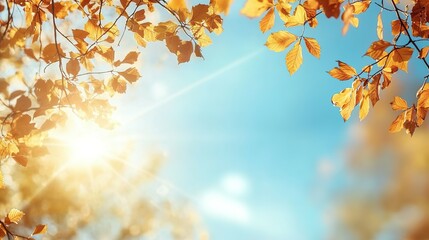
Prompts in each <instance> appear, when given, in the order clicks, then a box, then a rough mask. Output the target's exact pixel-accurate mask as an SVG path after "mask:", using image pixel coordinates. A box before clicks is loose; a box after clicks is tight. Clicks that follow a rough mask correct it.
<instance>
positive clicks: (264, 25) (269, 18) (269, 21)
mask: <svg viewBox="0 0 429 240" xmlns="http://www.w3.org/2000/svg"><path fill="white" fill-rule="evenodd" d="M274 17H275V16H274V8H271V9H270V10H269V11H268V12H267V14H266V15H265V16H264V17H263V18H262V19H261V21H260V22H259V28H260V29H261V31H262V32H263V33H264V32H266V31H268V30H270V29H271V28H272V27H273V26H274Z"/></svg>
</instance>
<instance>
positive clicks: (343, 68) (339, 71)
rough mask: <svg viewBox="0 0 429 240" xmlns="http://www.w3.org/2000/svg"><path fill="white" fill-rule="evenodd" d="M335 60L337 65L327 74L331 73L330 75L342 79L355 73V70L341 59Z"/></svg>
mask: <svg viewBox="0 0 429 240" xmlns="http://www.w3.org/2000/svg"><path fill="white" fill-rule="evenodd" d="M337 62H338V67H335V68H334V69H332V70H331V71H329V72H328V73H329V75H331V76H332V77H334V78H336V79H338V80H341V81H344V80H348V79H350V78H352V77H353V76H355V75H357V73H356V70H355V69H354V68H353V67H351V66H349V65H348V64H346V63H344V62H341V61H337Z"/></svg>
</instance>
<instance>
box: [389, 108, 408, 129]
mask: <svg viewBox="0 0 429 240" xmlns="http://www.w3.org/2000/svg"><path fill="white" fill-rule="evenodd" d="M404 121H405V112H403V113H401V114H399V116H397V117H396V119H395V120H394V121H393V122H392V124H391V125H390V127H389V132H391V133H395V132H399V131H401V129H402V128H403V126H404Z"/></svg>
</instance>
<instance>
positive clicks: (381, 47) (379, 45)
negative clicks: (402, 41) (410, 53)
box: [365, 40, 392, 60]
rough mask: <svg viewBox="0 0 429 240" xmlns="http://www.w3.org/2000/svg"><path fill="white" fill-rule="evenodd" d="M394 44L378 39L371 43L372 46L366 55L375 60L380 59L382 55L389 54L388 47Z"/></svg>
mask: <svg viewBox="0 0 429 240" xmlns="http://www.w3.org/2000/svg"><path fill="white" fill-rule="evenodd" d="M390 46H392V44H391V43H390V42H387V41H384V40H378V41H375V42H373V43H372V44H371V46H370V47H369V48H368V50H367V51H366V53H365V55H367V56H369V57H371V58H373V59H374V60H378V59H380V58H381V57H383V56H385V55H387V53H386V51H385V50H386V48H388V47H390Z"/></svg>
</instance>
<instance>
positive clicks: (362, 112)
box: [359, 96, 369, 121]
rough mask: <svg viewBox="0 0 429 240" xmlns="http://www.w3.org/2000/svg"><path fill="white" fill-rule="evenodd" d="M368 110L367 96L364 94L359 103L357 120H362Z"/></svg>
mask: <svg viewBox="0 0 429 240" xmlns="http://www.w3.org/2000/svg"><path fill="white" fill-rule="evenodd" d="M368 111H369V98H368V96H364V97H363V98H362V101H361V103H360V109H359V120H361V121H362V120H363V119H364V118H365V117H366V116H367V115H368Z"/></svg>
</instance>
